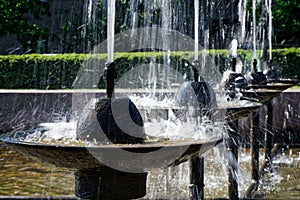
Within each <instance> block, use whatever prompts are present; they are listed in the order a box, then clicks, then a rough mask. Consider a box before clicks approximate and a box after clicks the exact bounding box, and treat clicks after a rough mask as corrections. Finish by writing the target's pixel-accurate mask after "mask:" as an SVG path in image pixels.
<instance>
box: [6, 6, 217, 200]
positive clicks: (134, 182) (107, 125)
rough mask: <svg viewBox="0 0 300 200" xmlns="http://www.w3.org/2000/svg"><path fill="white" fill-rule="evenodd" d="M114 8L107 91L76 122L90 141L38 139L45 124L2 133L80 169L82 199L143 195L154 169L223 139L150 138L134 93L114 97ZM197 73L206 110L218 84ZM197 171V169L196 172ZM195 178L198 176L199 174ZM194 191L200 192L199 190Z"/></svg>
mask: <svg viewBox="0 0 300 200" xmlns="http://www.w3.org/2000/svg"><path fill="white" fill-rule="evenodd" d="M114 9H115V1H109V5H108V31H107V32H108V37H107V38H108V41H107V49H108V63H107V64H106V72H105V74H106V75H105V77H106V95H107V97H106V98H100V99H98V100H97V102H96V104H95V103H93V102H92V101H91V103H88V104H86V105H85V108H84V109H83V112H82V114H81V115H80V118H79V124H78V126H77V133H76V134H77V138H79V139H85V141H86V142H87V143H85V142H83V143H82V142H80V141H81V140H78V141H75V142H74V143H73V144H72V142H71V144H69V145H68V144H66V143H60V142H59V141H56V142H55V141H50V143H49V142H46V143H45V142H43V140H39V139H38V140H35V136H36V135H38V136H37V138H40V136H41V137H42V135H43V134H44V132H45V130H43V129H36V130H34V131H33V132H32V131H21V132H20V131H17V132H12V133H9V134H6V135H4V136H2V137H1V140H2V142H4V143H5V144H6V145H7V146H9V147H10V148H12V149H14V150H16V151H18V152H21V153H23V154H25V155H27V156H29V157H32V158H36V159H38V160H41V161H42V162H47V163H50V164H54V165H55V166H60V167H65V168H71V169H75V170H76V172H75V195H76V196H77V197H79V198H83V199H133V198H140V197H143V196H144V195H145V193H146V180H147V172H148V171H149V170H151V169H154V168H161V167H168V166H172V165H178V164H180V163H182V162H185V161H187V160H189V159H192V158H196V160H197V158H198V156H200V155H201V154H203V153H205V152H206V151H208V150H209V149H211V148H212V147H214V146H215V145H217V144H218V143H220V142H221V141H222V138H220V137H211V138H208V139H201V140H199V139H198V140H191V141H189V140H186V141H185V140H182V141H177V142H172V141H161V142H160V141H158V142H151V140H150V142H149V141H148V142H147V141H146V135H145V134H147V133H145V131H144V122H143V119H142V116H141V115H140V113H139V110H138V109H137V107H136V106H135V104H134V103H133V102H132V101H131V100H130V99H129V98H115V91H114V86H115V83H114V79H115V78H116V74H117V73H116V71H117V69H116V68H117V66H115V64H114V62H113V53H114V16H115V13H114ZM196 67H197V66H194V68H196ZM194 77H195V82H193V83H192V84H191V86H192V88H193V92H194V93H196V97H197V100H196V101H197V103H199V106H198V107H194V106H192V107H194V109H195V110H196V111H197V110H198V111H197V112H202V109H210V108H211V105H212V103H211V102H212V100H211V99H214V98H213V97H212V91H213V90H212V89H211V88H209V86H208V84H207V83H205V82H198V72H197V70H194ZM182 90H183V89H180V91H179V93H178V94H181V93H182ZM184 90H185V88H184ZM98 93H99V92H98ZM179 99H180V98H179ZM178 103H179V104H180V102H178ZM91 106H95V109H89V108H90V107H91ZM180 106H183V105H180ZM127 109H129V110H127ZM85 112H88V113H85ZM181 112H185V111H181ZM197 112H196V113H197ZM91 117H92V118H91ZM95 117H96V118H97V120H95ZM193 117H194V118H197V117H202V116H201V115H198V116H197V115H196V116H193ZM89 120H90V121H89ZM95 123H96V124H95ZM95 127H96V131H95ZM81 130H85V131H84V133H86V132H87V130H91V131H92V133H93V134H89V135H85V134H83V133H82V132H81ZM97 130H98V131H97ZM46 132H47V130H46ZM39 134H41V135H39ZM193 169H194V168H193ZM197 170H198V168H197ZM196 173H198V171H195V172H194V173H192V174H193V175H194V174H196ZM191 180H192V181H198V180H196V179H195V178H192V179H191ZM195 185H196V186H197V183H195ZM116 191H117V192H116ZM192 196H196V192H195V193H194V194H192Z"/></svg>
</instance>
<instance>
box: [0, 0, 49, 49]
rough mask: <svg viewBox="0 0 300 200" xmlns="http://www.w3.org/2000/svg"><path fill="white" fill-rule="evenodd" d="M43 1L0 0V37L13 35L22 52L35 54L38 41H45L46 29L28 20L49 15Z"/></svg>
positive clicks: (46, 3)
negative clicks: (26, 51)
mask: <svg viewBox="0 0 300 200" xmlns="http://www.w3.org/2000/svg"><path fill="white" fill-rule="evenodd" d="M49 8H50V5H49V2H47V1H43V0H13V1H12V0H0V19H1V20H0V36H5V35H7V34H11V35H15V37H16V38H17V40H18V41H19V42H20V43H21V45H22V47H23V49H24V50H28V51H33V52H36V48H37V47H38V44H37V43H38V41H42V40H47V38H48V29H47V28H46V27H42V26H40V25H38V24H35V23H33V22H32V21H30V20H29V19H30V18H31V19H41V18H42V16H46V15H50V13H49Z"/></svg>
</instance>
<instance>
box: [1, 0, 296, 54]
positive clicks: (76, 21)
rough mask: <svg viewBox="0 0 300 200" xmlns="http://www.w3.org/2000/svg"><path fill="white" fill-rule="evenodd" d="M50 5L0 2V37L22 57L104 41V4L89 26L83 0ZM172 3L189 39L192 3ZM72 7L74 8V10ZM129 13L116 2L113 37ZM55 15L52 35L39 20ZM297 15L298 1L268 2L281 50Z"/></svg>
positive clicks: (122, 0)
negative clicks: (51, 47)
mask: <svg viewBox="0 0 300 200" xmlns="http://www.w3.org/2000/svg"><path fill="white" fill-rule="evenodd" d="M201 2H202V1H201ZM226 2H227V1H226ZM247 2H248V4H247V7H248V11H249V12H248V14H249V16H248V18H249V19H251V6H252V3H251V2H252V1H251V0H248V1H247ZM261 2H263V1H257V9H256V12H257V17H258V20H257V23H260V20H259V18H260V17H261V15H262V10H261V4H262V3H261ZM50 3H51V1H49V0H14V1H11V0H0V19H1V20H0V37H3V36H5V35H7V34H11V35H14V36H15V37H16V38H17V40H18V41H19V42H20V43H21V46H22V49H23V52H20V53H24V52H26V51H28V49H30V52H31V53H40V52H44V53H53V52H48V51H47V45H45V49H42V50H41V49H39V45H38V42H39V41H44V44H47V41H51V43H55V45H57V46H60V47H61V49H60V53H73V52H77V53H85V52H89V51H90V50H91V47H93V46H94V45H95V44H99V43H100V42H102V41H104V40H106V26H107V25H106V21H107V16H106V12H107V10H106V8H107V5H105V4H106V3H107V0H101V1H100V0H97V1H96V4H97V7H96V9H94V10H92V13H91V15H95V16H97V19H91V20H92V21H91V22H90V23H88V22H85V21H84V20H85V19H84V16H83V15H84V13H83V9H82V6H83V4H84V1H83V0H76V1H74V6H73V7H74V8H73V10H71V9H70V8H60V10H55V11H50V9H49V8H50ZM144 3H145V1H138V4H137V5H136V9H137V10H136V12H137V13H138V16H139V17H138V22H137V23H138V24H143V23H144V20H145V16H144V15H145V13H144V10H143V9H144V5H143V4H144ZM176 3H177V4H178V6H179V5H181V6H185V7H186V8H185V10H187V11H188V12H186V13H185V15H187V16H185V17H186V18H189V19H190V23H189V25H188V26H189V27H184V29H186V31H187V32H186V33H185V34H187V35H189V36H191V37H192V36H193V33H192V32H191V30H193V27H192V26H193V6H194V5H193V3H189V1H187V2H186V1H183V0H176ZM75 4H76V6H78V8H75ZM216 6H218V5H216ZM130 9H131V8H130V0H117V1H116V26H115V27H116V33H119V32H120V31H122V30H127V29H128V28H130V27H127V26H128V24H129V23H127V22H126V19H127V18H128V19H127V21H128V20H129V17H127V16H126V15H127V14H128V11H129V10H130ZM216 9H223V8H216ZM51 12H52V13H51ZM53 12H55V13H53ZM58 13H60V15H63V16H65V18H64V19H63V21H64V23H63V24H61V25H60V27H59V29H58V30H56V31H53V30H49V27H47V26H44V24H43V23H41V22H39V20H43V19H44V18H47V17H49V16H55V15H58ZM126 13H127V14H126ZM299 13H300V4H299V0H289V1H286V0H272V14H273V19H272V20H273V36H274V37H273V44H277V45H283V46H299V45H300V41H299V35H300V17H299ZM152 14H153V15H155V16H156V17H152V18H150V19H148V18H147V20H151V21H150V22H147V23H148V25H150V26H151V24H156V23H159V22H158V21H159V20H161V19H160V16H161V10H154V11H153V13H152ZM221 17H224V16H221ZM207 20H209V19H207ZM219 20H222V19H219ZM221 22H222V21H218V22H212V24H210V25H209V26H215V28H212V30H215V32H217V30H218V26H219V24H220V23H221ZM222 23H223V22H222ZM224 23H225V22H224ZM249 23H250V22H249ZM83 25H84V26H85V30H84V31H83V30H82V26H83ZM236 26H238V24H236ZM219 28H220V27H219ZM249 28H250V24H248V25H247V29H249ZM249 31H250V30H249ZM211 34H213V33H211ZM215 42H216V41H215Z"/></svg>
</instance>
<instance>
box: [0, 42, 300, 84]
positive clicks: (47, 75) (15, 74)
mask: <svg viewBox="0 0 300 200" xmlns="http://www.w3.org/2000/svg"><path fill="white" fill-rule="evenodd" d="M207 53H208V54H209V55H210V57H211V58H212V60H213V61H214V63H215V65H216V66H219V70H220V72H221V73H223V72H224V71H225V70H226V69H229V68H230V59H231V56H230V51H229V50H210V51H208V52H207ZM258 54H259V52H258ZM238 58H239V59H240V60H241V61H242V63H243V65H244V71H245V72H246V71H250V70H251V63H252V52H249V51H244V50H240V51H238ZM106 59H107V55H106V54H96V55H92V54H58V55H41V54H27V55H10V56H0V87H1V88H2V89H4V88H5V89H61V88H62V89H64V88H72V84H73V82H74V80H75V78H76V76H77V72H78V70H79V68H80V67H82V66H83V65H84V62H85V61H88V60H89V61H90V60H91V61H94V60H95V62H93V63H105V61H106ZM151 60H152V61H154V62H155V63H161V64H162V63H163V61H164V53H162V52H135V53H116V54H115V61H114V62H115V63H116V65H117V67H118V74H117V79H119V78H120V77H121V76H122V75H123V74H124V73H126V72H127V71H129V70H131V69H133V68H134V67H136V66H139V65H142V64H148V63H150V61H151ZM192 60H193V52H173V53H171V54H170V65H171V66H172V67H174V69H175V70H177V71H179V72H181V73H184V74H185V75H186V76H187V79H189V80H192V72H191V67H190V65H191V62H192ZM100 61H101V62H100ZM272 66H273V68H274V69H276V70H278V72H279V75H280V77H282V78H295V77H298V78H299V77H300V67H299V66H300V48H289V49H278V50H273V62H272ZM99 67H104V66H99ZM99 80H100V82H99V87H100V88H104V87H105V82H104V79H103V77H102V78H101V74H100V75H99Z"/></svg>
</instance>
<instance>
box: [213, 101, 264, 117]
mask: <svg viewBox="0 0 300 200" xmlns="http://www.w3.org/2000/svg"><path fill="white" fill-rule="evenodd" d="M261 106H262V104H260V103H253V104H252V105H247V106H228V107H224V108H222V107H219V108H215V109H213V111H214V112H213V114H214V115H217V114H218V113H219V112H224V111H225V112H226V115H225V120H226V121H234V120H237V119H240V118H243V117H247V116H248V115H249V114H250V113H252V112H254V111H255V110H257V109H259V108H260V107H261Z"/></svg>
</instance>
